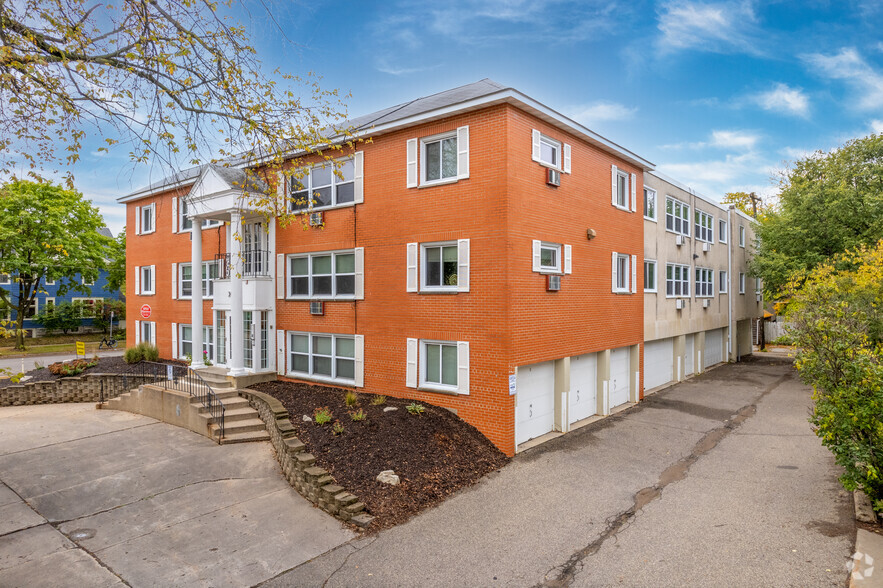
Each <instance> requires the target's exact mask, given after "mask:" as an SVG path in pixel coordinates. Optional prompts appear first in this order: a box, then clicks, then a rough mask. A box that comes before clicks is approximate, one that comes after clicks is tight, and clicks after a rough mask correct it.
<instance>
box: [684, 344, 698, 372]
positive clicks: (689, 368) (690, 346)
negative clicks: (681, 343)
mask: <svg viewBox="0 0 883 588" xmlns="http://www.w3.org/2000/svg"><path fill="white" fill-rule="evenodd" d="M686 348H687V358H686V360H685V364H686V365H685V368H684V375H686V376H690V375H692V374H693V372H694V371H695V370H694V369H693V355H694V353H693V335H687V345H686Z"/></svg>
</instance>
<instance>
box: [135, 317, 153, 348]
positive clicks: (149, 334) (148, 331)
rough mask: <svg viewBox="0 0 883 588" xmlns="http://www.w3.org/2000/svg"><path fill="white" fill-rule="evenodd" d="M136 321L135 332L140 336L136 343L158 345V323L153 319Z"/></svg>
mask: <svg viewBox="0 0 883 588" xmlns="http://www.w3.org/2000/svg"><path fill="white" fill-rule="evenodd" d="M135 323H136V328H135V332H136V335H137V337H138V340H137V341H136V343H142V342H143V343H150V344H151V345H156V323H155V322H153V321H135Z"/></svg>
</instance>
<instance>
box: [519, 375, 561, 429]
mask: <svg viewBox="0 0 883 588" xmlns="http://www.w3.org/2000/svg"><path fill="white" fill-rule="evenodd" d="M515 393H516V394H517V395H518V408H517V410H516V415H515V418H516V421H517V427H516V429H515V443H516V445H517V444H520V443H524V442H525V441H528V440H529V439H533V438H534V437H539V436H540V435H543V434H545V433H548V432H549V431H551V430H552V428H553V427H554V426H555V364H554V362H551V361H546V362H543V363H535V364H533V365H526V366H521V367H519V368H518V375H517V377H516V380H515Z"/></svg>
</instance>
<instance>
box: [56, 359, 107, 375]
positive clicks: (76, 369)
mask: <svg viewBox="0 0 883 588" xmlns="http://www.w3.org/2000/svg"><path fill="white" fill-rule="evenodd" d="M96 365H98V359H97V358H93V359H91V360H87V359H75V360H74V361H69V362H67V363H64V362H58V363H53V364H52V365H50V366H49V373H51V374H55V375H56V376H79V375H80V374H82V373H83V372H84V371H86V369H87V368H90V367H95V366H96Z"/></svg>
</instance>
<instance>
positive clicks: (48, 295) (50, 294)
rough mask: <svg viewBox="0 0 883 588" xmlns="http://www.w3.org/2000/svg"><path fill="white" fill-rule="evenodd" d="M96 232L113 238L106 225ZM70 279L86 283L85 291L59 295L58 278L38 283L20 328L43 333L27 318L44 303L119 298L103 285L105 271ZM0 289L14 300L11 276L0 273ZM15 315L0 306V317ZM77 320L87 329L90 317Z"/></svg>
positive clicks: (99, 301) (91, 303) (32, 333)
mask: <svg viewBox="0 0 883 588" xmlns="http://www.w3.org/2000/svg"><path fill="white" fill-rule="evenodd" d="M99 232H100V233H102V234H103V235H105V236H107V237H110V238H111V239H112V238H113V233H112V232H111V231H110V229H108V228H107V227H103V228H102V229H99ZM74 279H75V280H77V281H79V282H80V283H81V284H83V285H84V286H86V289H87V291H86V293H83V292H81V291H77V290H68V291H67V292H66V293H65V294H64V295H61V294H59V289H60V287H61V286H62V281H57V282H47V283H43V284H41V285H40V292H38V293H37V296H36V297H35V299H34V303H33V305H32V306H31V308H30V310H29V311H28V313H27V315H26V316H25V321H24V324H23V328H24V329H25V330H26V331H28V332H29V334H30V336H38V335H41V334H42V333H43V328H42V327H41V326H40V325H39V324H37V323H36V322H34V321H33V320H31V318H30V317H33V316H36V315H37V313H39V312H42V311H43V310H44V309H45V308H46V307H47V306H51V305H55V304H60V303H62V302H82V303H83V304H85V305H87V306H95V307H98V306H100V305H102V304H103V303H105V302H109V301H111V300H119V299H120V292H119V291H118V290H117V291H115V292H111V291H110V290H108V289H107V288H106V286H107V271H106V270H101V271H100V272H99V274H98V279H97V280H96V281H95V282H94V283H83V278H82V276H80V275H79V274H77V275H76V277H75V278H74ZM0 288H2V289H4V290H6V291H7V292H8V293H9V298H10V300H11V302H12V303H13V304H15V303H16V302H17V298H18V288H17V286H16V284H15V280H14V278H13V277H11V276H8V275H5V274H0ZM86 314H89V313H86ZM17 317H18V313H17V312H16V311H15V310H13V309H2V308H0V319H5V320H11V321H15V320H16V319H17ZM80 322H81V325H80V331H88V330H89V328H90V327H91V326H92V319H91V318H87V317H84V318H83V319H82V321H80ZM116 327H117V323H116V321H114V328H116Z"/></svg>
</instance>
